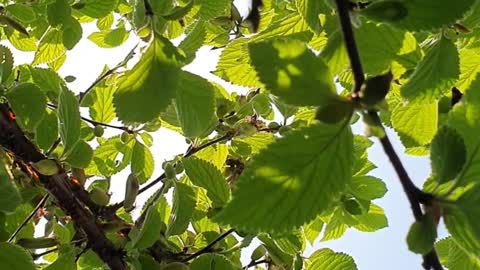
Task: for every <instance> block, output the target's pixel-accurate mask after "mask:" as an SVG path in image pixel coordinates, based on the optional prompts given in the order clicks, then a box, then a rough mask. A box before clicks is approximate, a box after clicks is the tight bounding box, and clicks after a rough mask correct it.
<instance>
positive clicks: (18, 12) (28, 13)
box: [5, 3, 37, 23]
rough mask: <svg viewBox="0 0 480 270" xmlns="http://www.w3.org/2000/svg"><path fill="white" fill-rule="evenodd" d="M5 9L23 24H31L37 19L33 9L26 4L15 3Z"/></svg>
mask: <svg viewBox="0 0 480 270" xmlns="http://www.w3.org/2000/svg"><path fill="white" fill-rule="evenodd" d="M5 9H6V10H7V12H8V13H9V14H10V15H12V16H13V17H15V19H17V20H19V21H20V22H22V23H31V22H33V21H34V20H35V19H36V18H37V15H36V14H35V11H34V10H33V8H32V7H30V6H27V5H25V4H20V3H15V4H12V5H8V6H6V7H5Z"/></svg>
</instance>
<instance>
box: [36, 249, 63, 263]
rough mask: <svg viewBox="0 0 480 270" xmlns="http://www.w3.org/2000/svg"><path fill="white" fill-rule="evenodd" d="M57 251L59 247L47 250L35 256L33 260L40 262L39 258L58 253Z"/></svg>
mask: <svg viewBox="0 0 480 270" xmlns="http://www.w3.org/2000/svg"><path fill="white" fill-rule="evenodd" d="M56 251H58V247H55V248H52V249H49V250H46V251H44V252H41V253H37V254H33V255H32V257H33V260H34V261H35V260H38V259H39V258H41V257H43V256H45V255H48V254H50V253H53V252H56Z"/></svg>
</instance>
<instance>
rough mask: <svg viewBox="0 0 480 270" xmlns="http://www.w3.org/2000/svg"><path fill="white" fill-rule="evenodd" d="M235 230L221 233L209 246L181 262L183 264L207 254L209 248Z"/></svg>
mask: <svg viewBox="0 0 480 270" xmlns="http://www.w3.org/2000/svg"><path fill="white" fill-rule="evenodd" d="M234 231H235V230H234V229H230V230H228V231H226V232H224V233H222V234H221V235H220V236H219V237H217V239H215V240H213V241H212V242H211V243H210V244H208V245H207V246H206V247H204V248H202V249H200V250H199V251H197V252H195V253H193V254H192V255H190V256H188V257H187V258H185V259H184V260H183V262H188V261H190V260H192V259H195V258H196V257H198V256H200V255H202V254H204V253H207V252H209V251H210V250H211V248H212V247H213V246H214V245H215V244H216V243H218V242H220V241H222V240H223V239H224V238H225V237H227V236H229V235H230V234H231V233H232V232H234Z"/></svg>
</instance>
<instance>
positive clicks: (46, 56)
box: [32, 28, 66, 65]
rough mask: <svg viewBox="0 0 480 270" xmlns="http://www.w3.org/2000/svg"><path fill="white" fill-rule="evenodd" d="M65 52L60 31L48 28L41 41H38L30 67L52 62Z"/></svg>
mask: <svg viewBox="0 0 480 270" xmlns="http://www.w3.org/2000/svg"><path fill="white" fill-rule="evenodd" d="M65 52H66V50H65V46H64V45H63V33H62V31H60V30H58V29H56V28H50V30H48V32H47V33H46V34H45V36H43V38H42V40H40V44H39V45H38V49H37V51H36V52H35V57H34V58H33V63H32V65H39V64H44V63H51V62H54V61H55V60H57V59H58V58H60V57H62V56H63V55H64V54H65Z"/></svg>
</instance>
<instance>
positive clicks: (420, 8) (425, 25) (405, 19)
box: [363, 0, 475, 31]
mask: <svg viewBox="0 0 480 270" xmlns="http://www.w3.org/2000/svg"><path fill="white" fill-rule="evenodd" d="M399 2H400V3H401V5H400V6H395V8H394V9H393V10H392V9H391V5H388V4H387V5H386V4H385V3H389V4H390V3H393V4H396V3H399ZM474 2H475V0H460V1H455V2H453V1H449V0H406V1H397V0H387V1H376V2H375V3H374V4H371V5H369V6H368V7H367V8H366V9H365V10H364V11H363V14H364V15H365V16H367V17H368V18H370V19H372V20H376V21H380V22H389V23H391V24H393V25H394V26H396V27H399V28H404V29H408V30H412V31H419V30H432V29H434V28H440V27H442V26H446V25H452V24H453V23H455V21H456V20H459V19H461V18H462V16H463V15H464V14H465V13H466V12H467V11H468V10H469V8H470V6H472V4H473V3H474ZM372 10H375V12H372ZM382 13H383V14H382ZM385 14H389V15H390V17H389V16H387V15H385Z"/></svg>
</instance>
